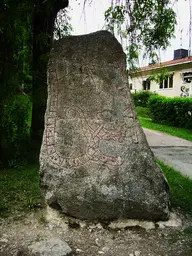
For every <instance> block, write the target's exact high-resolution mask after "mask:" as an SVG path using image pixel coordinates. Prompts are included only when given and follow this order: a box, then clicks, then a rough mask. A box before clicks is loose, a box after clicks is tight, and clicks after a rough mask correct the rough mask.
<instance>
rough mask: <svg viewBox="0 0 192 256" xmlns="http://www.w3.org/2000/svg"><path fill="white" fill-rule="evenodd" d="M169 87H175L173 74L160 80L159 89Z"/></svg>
mask: <svg viewBox="0 0 192 256" xmlns="http://www.w3.org/2000/svg"><path fill="white" fill-rule="evenodd" d="M167 88H173V74H170V76H169V77H167V78H166V79H164V80H161V81H160V84H159V89H167Z"/></svg>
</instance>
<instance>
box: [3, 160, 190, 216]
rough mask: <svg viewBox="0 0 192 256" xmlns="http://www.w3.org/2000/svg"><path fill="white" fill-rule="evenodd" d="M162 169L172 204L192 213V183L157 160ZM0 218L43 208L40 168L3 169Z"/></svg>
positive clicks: (27, 166) (28, 166)
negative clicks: (167, 183)
mask: <svg viewBox="0 0 192 256" xmlns="http://www.w3.org/2000/svg"><path fill="white" fill-rule="evenodd" d="M157 163H158V164H159V165H160V166H161V168H162V170H163V172H164V174H165V176H166V178H167V180H168V182H169V185H170V191H171V204H172V206H173V207H180V208H181V209H182V210H184V211H185V212H188V213H191V214H192V200H191V198H192V180H190V179H188V178H186V177H184V176H183V175H181V174H180V173H179V172H177V171H176V170H174V169H173V168H170V167H168V166H166V165H164V164H163V163H162V162H160V161H157ZM0 194H1V201H0V217H7V216H10V215H11V214H12V215H14V214H16V212H26V211H29V210H30V211H31V210H34V209H36V208H37V207H39V206H41V197H40V188H39V167H38V166H37V165H25V166H24V167H19V168H18V167H17V168H15V169H4V170H0Z"/></svg>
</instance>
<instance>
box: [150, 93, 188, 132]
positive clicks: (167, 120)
mask: <svg viewBox="0 0 192 256" xmlns="http://www.w3.org/2000/svg"><path fill="white" fill-rule="evenodd" d="M148 107H149V110H150V113H151V118H152V121H153V122H156V123H160V124H167V125H171V126H175V127H183V128H192V98H191V97H190V98H181V97H175V98H168V97H164V96H159V95H153V96H151V97H150V98H149V101H148Z"/></svg>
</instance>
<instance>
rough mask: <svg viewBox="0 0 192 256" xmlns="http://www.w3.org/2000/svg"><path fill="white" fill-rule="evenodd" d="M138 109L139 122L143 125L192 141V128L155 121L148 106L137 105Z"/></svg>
mask: <svg viewBox="0 0 192 256" xmlns="http://www.w3.org/2000/svg"><path fill="white" fill-rule="evenodd" d="M136 110H137V115H138V119H139V122H140V124H141V126H142V127H145V128H148V129H151V130H156V131H160V132H165V133H168V134H170V135H173V136H177V137H179V138H182V139H186V140H189V141H192V130H190V129H185V128H178V127H173V126H168V125H163V124H157V123H153V122H152V120H151V118H150V114H149V110H148V109H147V108H143V107H136Z"/></svg>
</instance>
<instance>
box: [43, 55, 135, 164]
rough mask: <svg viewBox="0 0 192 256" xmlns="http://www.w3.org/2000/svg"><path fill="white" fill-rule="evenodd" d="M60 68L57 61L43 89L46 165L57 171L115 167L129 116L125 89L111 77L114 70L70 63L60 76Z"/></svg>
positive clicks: (130, 116) (130, 114) (129, 109)
mask: <svg viewBox="0 0 192 256" xmlns="http://www.w3.org/2000/svg"><path fill="white" fill-rule="evenodd" d="M65 65H66V63H65V62H63V63H62V61H61V60H60V62H58V63H57V65H56V69H55V70H54V71H52V73H53V74H52V80H53V81H52V83H51V84H50V85H49V86H50V88H49V90H50V98H49V101H50V102H49V110H48V113H47V118H46V147H47V152H48V155H49V158H50V160H51V163H52V164H53V165H54V166H56V167H61V168H66V167H69V168H70V167H71V168H78V167H80V166H82V165H85V164H88V163H89V162H90V161H93V162H98V163H102V164H105V165H107V166H108V167H110V166H111V167H113V166H120V165H121V164H122V161H123V159H122V157H121V155H120V154H119V152H120V148H121V147H122V146H123V143H124V141H125V140H126V136H127V130H128V129H129V127H130V122H131V121H130V120H132V121H133V119H134V118H135V117H134V116H133V114H132V113H133V111H132V109H131V104H130V102H128V100H127V98H128V97H127V94H128V92H127V88H126V87H125V88H124V87H120V85H119V83H118V81H116V80H115V77H114V76H113V72H115V70H116V68H117V67H113V66H112V67H111V73H110V72H109V70H105V69H104V68H100V67H98V66H95V65H90V64H86V65H82V64H81V66H79V64H77V65H74V62H73V64H71V65H70V64H69V63H68V64H67V71H65V73H62V72H61V70H62V66H63V69H64V66H65ZM88 67H89V68H88ZM118 72H119V71H118ZM61 73H62V74H61ZM110 76H111V77H112V78H111V77H110ZM113 77H114V78H113ZM54 85H56V86H55V87H54ZM131 123H132V122H131ZM128 124H129V127H128ZM134 133H135V137H134V136H132V137H133V138H134V139H135V141H134V143H137V136H136V131H135V132H134Z"/></svg>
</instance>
